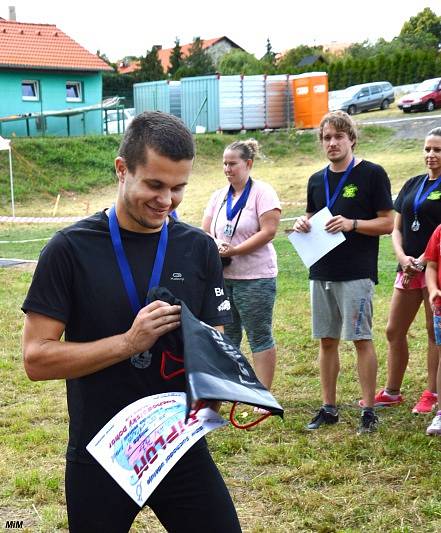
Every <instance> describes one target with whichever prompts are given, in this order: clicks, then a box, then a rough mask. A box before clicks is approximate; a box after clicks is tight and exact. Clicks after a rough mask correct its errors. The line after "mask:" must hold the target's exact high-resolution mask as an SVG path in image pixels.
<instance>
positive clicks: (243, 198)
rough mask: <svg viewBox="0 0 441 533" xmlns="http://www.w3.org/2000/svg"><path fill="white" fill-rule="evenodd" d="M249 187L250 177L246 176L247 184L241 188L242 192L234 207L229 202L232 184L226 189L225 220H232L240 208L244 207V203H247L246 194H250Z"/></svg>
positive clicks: (230, 201)
mask: <svg viewBox="0 0 441 533" xmlns="http://www.w3.org/2000/svg"><path fill="white" fill-rule="evenodd" d="M250 189H251V178H248V181H247V184H246V185H245V189H244V190H243V192H242V194H241V195H240V198H239V200H237V202H236V203H235V204H234V207H233V208H232V207H231V204H232V203H233V190H234V189H233V186H232V185H230V188H229V189H228V194H227V220H228V221H230V222H231V221H232V220H233V218H234V217H235V216H236V215H237V213H239V211H240V210H241V209H243V208H244V207H245V204H246V203H247V200H248V196H249V194H250Z"/></svg>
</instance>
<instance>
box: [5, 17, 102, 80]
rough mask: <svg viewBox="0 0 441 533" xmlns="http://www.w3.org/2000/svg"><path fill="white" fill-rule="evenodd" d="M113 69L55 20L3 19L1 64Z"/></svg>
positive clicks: (54, 68)
mask: <svg viewBox="0 0 441 533" xmlns="http://www.w3.org/2000/svg"><path fill="white" fill-rule="evenodd" d="M3 67H10V68H32V69H35V68H42V69H51V70H92V71H97V70H112V67H110V66H109V65H108V64H107V63H106V62H105V61H103V60H102V59H100V58H99V57H98V56H96V55H94V54H92V53H91V52H89V51H88V50H86V49H85V48H83V47H82V46H81V45H80V44H78V43H77V42H76V41H74V40H73V39H71V38H70V37H69V36H68V35H66V34H65V33H64V32H62V31H61V30H60V29H58V28H57V27H56V26H55V25H53V24H28V23H23V22H15V21H10V20H4V19H0V68H3Z"/></svg>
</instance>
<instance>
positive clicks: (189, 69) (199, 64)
mask: <svg viewBox="0 0 441 533" xmlns="http://www.w3.org/2000/svg"><path fill="white" fill-rule="evenodd" d="M215 72H216V68H215V66H214V63H213V61H212V59H211V57H210V56H209V55H208V54H207V52H206V51H205V50H204V49H203V47H202V40H201V38H200V37H196V38H195V40H194V41H193V43H192V45H191V48H190V53H189V55H188V56H187V57H186V58H185V59H184V61H183V64H182V65H181V66H180V67H179V68H178V70H177V71H176V73H175V79H180V78H184V77H193V76H206V75H209V74H214V73H215Z"/></svg>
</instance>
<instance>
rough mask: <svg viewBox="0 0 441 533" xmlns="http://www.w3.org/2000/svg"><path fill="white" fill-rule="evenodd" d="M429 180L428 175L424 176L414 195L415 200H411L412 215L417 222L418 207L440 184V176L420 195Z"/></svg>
mask: <svg viewBox="0 0 441 533" xmlns="http://www.w3.org/2000/svg"><path fill="white" fill-rule="evenodd" d="M428 179H429V174H427V175H426V177H425V178H424V179H423V181H422V182H421V185H420V186H419V189H418V191H417V193H416V195H415V198H414V199H413V214H414V217H415V220H418V209H419V208H420V205H421V204H422V203H423V202H424V200H426V198H427V197H428V196H429V194H430V193H431V192H432V191H434V190H435V189H436V188H437V187H438V185H439V184H440V183H441V176H438V177H437V178H436V180H435V181H434V182H433V183H432V185H431V186H430V187H429V188H428V189H427V191H426V192H425V193H424V194H422V192H423V189H424V187H425V185H426V183H427V180H428Z"/></svg>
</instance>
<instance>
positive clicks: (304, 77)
mask: <svg viewBox="0 0 441 533" xmlns="http://www.w3.org/2000/svg"><path fill="white" fill-rule="evenodd" d="M291 81H292V94H293V107H294V109H293V111H294V123H295V127H296V128H300V129H304V128H317V127H318V126H319V124H320V121H321V119H322V118H323V116H324V115H326V113H327V112H328V74H327V73H326V72H305V74H297V75H294V76H291Z"/></svg>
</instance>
